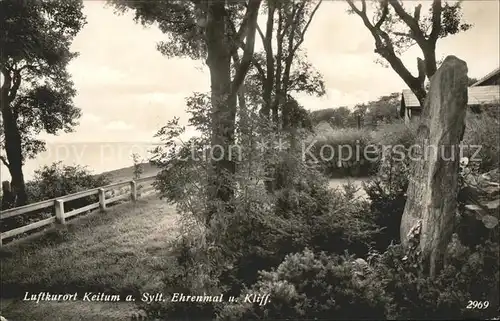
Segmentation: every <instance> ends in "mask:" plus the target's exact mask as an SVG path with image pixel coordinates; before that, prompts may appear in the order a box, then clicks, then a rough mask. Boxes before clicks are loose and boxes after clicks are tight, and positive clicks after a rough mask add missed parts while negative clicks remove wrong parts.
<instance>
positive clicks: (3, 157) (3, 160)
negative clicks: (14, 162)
mask: <svg viewBox="0 0 500 321" xmlns="http://www.w3.org/2000/svg"><path fill="white" fill-rule="evenodd" d="M0 160H1V161H2V163H3V164H4V165H5V166H6V167H7V168H10V164H9V162H7V159H6V158H5V156H0Z"/></svg>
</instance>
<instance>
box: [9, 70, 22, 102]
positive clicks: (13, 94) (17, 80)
mask: <svg viewBox="0 0 500 321" xmlns="http://www.w3.org/2000/svg"><path fill="white" fill-rule="evenodd" d="M21 71H22V68H21V69H17V70H14V82H13V84H12V87H11V88H10V93H9V100H8V102H9V103H11V102H12V101H13V100H14V98H16V95H17V91H18V89H19V86H20V85H21V78H22V77H21Z"/></svg>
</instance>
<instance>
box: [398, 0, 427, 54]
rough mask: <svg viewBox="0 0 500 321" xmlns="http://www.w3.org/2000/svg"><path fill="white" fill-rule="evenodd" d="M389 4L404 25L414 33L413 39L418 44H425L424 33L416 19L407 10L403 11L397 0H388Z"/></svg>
mask: <svg viewBox="0 0 500 321" xmlns="http://www.w3.org/2000/svg"><path fill="white" fill-rule="evenodd" d="M389 2H390V4H391V6H392V7H393V8H394V10H395V11H396V13H397V15H398V16H399V17H400V18H401V19H402V20H403V21H404V23H406V25H407V26H408V27H409V28H410V30H411V32H412V33H413V35H414V39H415V40H416V41H417V43H418V44H419V45H424V44H425V41H426V39H425V35H424V33H423V32H422V30H421V29H420V26H419V24H418V20H416V19H415V18H414V17H412V16H411V15H409V14H408V12H406V11H405V9H404V8H403V6H402V5H401V3H399V0H389Z"/></svg>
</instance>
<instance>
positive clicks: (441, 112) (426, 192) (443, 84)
mask: <svg viewBox="0 0 500 321" xmlns="http://www.w3.org/2000/svg"><path fill="white" fill-rule="evenodd" d="M466 108H467V64H466V63H465V62H464V61H462V60H460V59H458V58H457V57H454V56H448V57H446V59H445V60H444V62H443V64H442V65H441V67H440V68H439V69H438V70H437V72H436V73H435V74H434V76H433V77H432V79H431V84H430V90H429V93H428V94H427V97H426V100H425V106H424V110H423V112H422V117H421V120H420V121H421V124H420V126H419V129H418V133H417V142H416V143H417V144H418V145H419V146H420V149H419V150H420V152H419V153H418V155H413V157H414V158H413V159H414V161H413V171H412V173H411V175H410V182H409V185H408V191H407V201H406V205H405V209H404V213H403V217H402V220H401V243H402V244H403V246H405V247H406V248H408V249H409V250H411V249H412V248H413V249H414V250H415V252H416V253H417V254H418V255H419V256H420V258H421V259H422V262H423V268H424V271H427V272H428V273H429V274H430V275H431V276H435V275H436V273H437V272H438V271H439V270H440V269H441V267H442V265H443V260H444V254H445V251H446V247H447V245H448V243H449V242H450V240H451V236H452V233H453V226H454V220H455V212H456V209H457V189H458V173H459V161H460V156H459V153H460V150H459V144H460V141H461V140H462V137H463V133H464V130H465V114H466ZM416 239H417V241H415V240H416Z"/></svg>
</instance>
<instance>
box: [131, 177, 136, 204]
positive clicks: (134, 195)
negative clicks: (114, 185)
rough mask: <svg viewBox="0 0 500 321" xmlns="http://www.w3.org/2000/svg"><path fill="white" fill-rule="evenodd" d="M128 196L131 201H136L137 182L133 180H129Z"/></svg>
mask: <svg viewBox="0 0 500 321" xmlns="http://www.w3.org/2000/svg"><path fill="white" fill-rule="evenodd" d="M130 196H131V198H132V201H133V202H135V201H137V183H136V182H135V181H131V182H130Z"/></svg>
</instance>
